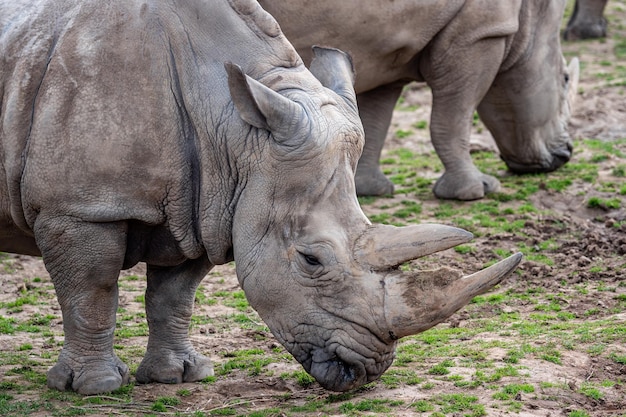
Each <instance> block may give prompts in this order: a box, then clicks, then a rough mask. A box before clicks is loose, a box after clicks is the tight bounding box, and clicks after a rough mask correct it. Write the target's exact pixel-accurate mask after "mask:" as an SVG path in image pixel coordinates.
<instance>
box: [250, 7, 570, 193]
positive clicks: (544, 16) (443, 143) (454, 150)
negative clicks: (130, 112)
mask: <svg viewBox="0 0 626 417" xmlns="http://www.w3.org/2000/svg"><path fill="white" fill-rule="evenodd" d="M260 3H261V5H262V6H263V7H265V8H266V10H268V11H269V12H270V13H271V14H272V15H273V16H274V17H275V18H276V19H277V20H278V23H279V24H280V25H281V28H282V29H283V31H284V33H285V35H286V36H287V38H288V39H289V40H290V41H291V43H292V44H293V45H294V46H295V47H296V49H297V50H298V52H299V53H300V55H301V56H302V57H303V59H304V61H305V63H307V62H309V61H310V59H311V53H310V47H311V45H312V44H316V45H328V46H335V47H337V48H340V49H342V50H344V51H348V52H349V53H350V54H351V55H352V58H353V60H354V65H355V69H356V74H357V77H356V84H355V89H356V92H357V100H358V105H359V112H360V115H361V119H362V121H363V126H364V129H365V138H366V140H365V148H364V150H363V155H362V156H361V159H360V161H359V165H358V168H357V171H356V187H357V193H358V194H360V195H383V194H389V193H392V192H393V184H392V183H391V182H390V181H389V180H388V179H387V178H386V177H385V176H384V175H383V173H382V172H381V171H380V168H379V165H378V164H379V158H380V154H381V150H382V148H383V144H384V141H385V136H386V134H387V130H388V128H389V124H390V121H391V116H392V112H393V108H394V105H395V103H396V101H397V100H398V97H399V96H400V93H401V92H402V88H403V86H405V85H406V84H407V83H408V82H410V81H425V82H426V83H427V84H428V85H429V86H430V88H431V90H432V94H433V103H432V114H431V124H430V133H431V139H432V143H433V145H434V147H435V150H436V151H437V154H438V155H439V157H440V158H441V160H442V162H443V164H444V167H445V172H444V174H443V175H442V176H441V177H440V178H439V180H438V181H437V182H436V184H435V187H434V193H435V195H436V196H437V197H440V198H449V199H460V200H472V199H477V198H481V197H483V196H484V195H485V193H488V192H491V191H494V190H496V189H497V188H498V186H499V182H498V180H497V179H496V178H494V177H492V176H489V175H485V174H483V173H481V172H480V171H479V170H478V168H476V166H474V164H473V162H472V159H471V157H470V153H469V137H470V127H471V122H472V116H473V113H474V110H475V109H476V108H478V113H479V115H480V117H481V118H482V120H483V122H484V123H485V124H486V126H487V127H488V128H489V130H490V131H491V133H492V134H493V136H494V138H495V140H496V143H497V145H498V148H499V150H500V154H501V156H502V159H503V160H504V161H505V162H506V164H507V165H508V167H509V169H511V170H512V171H514V172H521V173H525V172H547V171H552V170H554V169H557V168H558V167H560V166H561V165H562V164H563V163H565V162H566V161H567V160H568V159H569V158H570V155H571V151H572V141H571V139H570V137H569V135H568V132H567V130H566V128H567V123H568V120H569V114H570V107H569V104H568V100H567V97H568V94H567V93H568V91H571V92H573V93H574V94H575V92H576V87H575V84H576V82H577V79H578V75H577V74H578V60H575V62H573V63H572V64H573V65H571V66H570V68H567V67H566V65H565V60H564V58H563V55H562V54H561V47H560V44H559V36H560V35H559V30H560V29H559V28H560V23H561V19H562V16H563V9H564V6H565V0H552V1H546V0H516V1H506V2H503V1H479V0H454V1H447V2H441V1H438V0H421V1H414V0H395V1H381V0H342V1H337V0H318V1H316V2H307V1H305V0H260Z"/></svg>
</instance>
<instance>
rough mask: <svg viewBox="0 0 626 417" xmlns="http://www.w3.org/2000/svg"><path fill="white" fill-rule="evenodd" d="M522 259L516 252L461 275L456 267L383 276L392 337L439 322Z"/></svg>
mask: <svg viewBox="0 0 626 417" xmlns="http://www.w3.org/2000/svg"><path fill="white" fill-rule="evenodd" d="M521 260H522V254H521V253H516V254H515V255H511V256H510V257H508V258H506V259H504V260H502V261H500V262H498V263H497V264H495V265H492V266H490V267H489V268H487V269H484V270H482V271H480V272H477V273H475V274H472V275H469V276H466V277H461V274H460V273H459V272H458V271H454V270H452V269H450V268H440V269H437V270H434V271H415V272H412V273H401V272H399V271H393V272H392V273H390V274H389V275H387V276H386V277H385V279H384V291H385V295H384V297H385V307H384V309H385V318H386V321H387V325H388V327H389V335H390V336H391V337H392V338H394V339H395V338H400V337H404V336H409V335H413V334H417V333H420V332H423V331H424V330H427V329H429V328H431V327H433V326H435V325H437V324H438V323H441V322H442V321H444V320H445V319H447V318H448V317H450V316H451V315H452V314H454V313H455V312H456V311H457V310H459V309H460V308H462V307H463V306H465V305H466V304H467V303H469V302H470V301H471V299H472V298H474V297H476V296H477V295H480V294H483V293H485V292H487V291H488V290H490V289H491V288H493V287H494V286H495V285H497V284H498V283H500V281H502V279H504V278H505V277H506V276H507V275H509V274H510V273H511V272H513V270H515V268H516V267H517V265H519V263H520V261H521Z"/></svg>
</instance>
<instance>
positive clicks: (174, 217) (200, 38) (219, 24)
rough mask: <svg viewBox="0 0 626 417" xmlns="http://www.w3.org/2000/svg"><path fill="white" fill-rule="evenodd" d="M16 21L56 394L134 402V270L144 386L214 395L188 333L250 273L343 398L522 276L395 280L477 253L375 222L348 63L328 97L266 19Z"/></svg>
mask: <svg viewBox="0 0 626 417" xmlns="http://www.w3.org/2000/svg"><path fill="white" fill-rule="evenodd" d="M0 17H1V19H2V20H1V21H0V23H1V24H2V26H1V28H0V56H2V60H1V61H0V98H1V100H2V101H1V102H0V166H1V170H0V173H1V180H0V251H10V252H18V253H26V254H32V255H41V256H42V257H43V260H44V263H45V265H46V268H47V270H48V271H49V273H50V276H51V279H52V281H53V283H54V286H55V290H56V293H57V297H58V300H59V303H60V305H61V309H62V313H63V328H64V333H65V340H64V346H63V350H62V351H61V353H60V356H59V359H58V362H57V364H56V365H55V366H54V367H53V368H52V369H50V371H49V372H48V385H49V386H50V387H52V388H56V389H59V390H66V389H73V390H76V391H78V392H79V393H83V394H94V393H102V392H106V391H111V390H114V389H116V388H118V387H120V385H122V384H123V383H125V382H127V381H128V380H129V369H128V367H127V366H126V365H125V364H124V363H123V362H122V361H121V360H120V359H119V358H118V357H117V356H116V355H115V353H114V351H113V335H114V329H115V319H116V310H117V306H118V287H117V280H118V275H119V272H120V270H121V269H124V268H129V267H131V266H133V265H135V264H137V263H138V262H146V264H147V290H146V294H145V304H146V314H147V320H148V324H149V340H148V346H147V352H146V354H145V356H144V358H143V361H142V362H141V364H140V365H139V367H138V369H137V372H136V378H137V381H139V382H143V383H145V382H150V381H160V382H167V383H175V382H182V381H197V380H199V379H202V378H204V377H206V376H207V375H210V374H211V373H212V366H211V363H210V361H209V359H208V358H207V357H205V356H203V355H202V354H200V353H198V352H196V350H194V348H193V347H192V345H191V342H190V340H189V337H188V327H189V322H190V317H191V314H192V308H193V302H194V296H195V291H196V288H197V287H198V285H199V283H200V281H201V280H202V279H203V277H204V276H205V275H206V273H207V272H208V271H209V270H210V269H211V267H212V266H213V265H216V264H222V263H225V262H228V261H231V260H233V259H234V260H235V261H236V265H237V274H238V279H239V282H240V285H241V287H242V288H243V290H244V291H245V293H246V296H247V298H248V300H249V302H250V304H251V305H252V306H253V307H254V308H255V309H256V310H257V311H258V313H259V314H260V316H261V317H262V318H263V319H264V320H265V321H266V323H267V324H268V326H269V328H270V329H271V330H272V332H273V333H274V335H275V336H276V337H277V338H278V339H279V340H280V342H281V343H283V345H284V346H285V347H286V348H287V349H288V350H289V351H290V352H291V353H292V354H293V355H294V356H295V357H296V359H297V360H298V361H300V362H301V363H302V365H303V366H304V367H305V369H306V370H307V371H309V372H310V373H311V374H312V375H313V376H314V377H315V378H316V379H317V380H318V381H319V382H320V383H321V384H322V385H323V386H325V387H327V388H330V389H334V390H346V389H350V388H353V387H356V386H359V385H362V384H364V383H366V382H368V381H370V380H372V379H375V378H377V377H379V376H380V375H381V373H382V372H384V371H385V369H386V368H387V367H388V366H389V365H390V364H391V361H392V359H393V354H394V349H395V344H396V340H397V338H399V337H402V336H404V335H407V334H411V333H415V332H419V331H422V330H424V329H426V328H428V327H430V326H433V325H435V324H436V323H438V322H440V321H441V320H444V319H445V318H447V317H448V316H449V315H451V314H452V313H453V312H454V311H456V310H457V309H459V308H460V307H462V306H463V305H464V304H465V303H467V302H469V300H470V299H471V298H472V297H473V296H474V295H476V294H480V293H482V292H484V291H487V290H488V289H490V288H491V287H493V286H494V285H496V284H497V283H498V282H499V281H500V280H501V279H502V278H503V277H504V276H505V275H507V274H508V273H509V272H511V271H512V270H513V269H514V268H515V266H516V265H517V264H518V263H519V261H520V255H519V254H517V255H513V256H512V257H510V258H508V259H507V260H504V261H502V262H501V263H499V264H496V265H494V266H492V267H490V268H489V269H487V270H485V271H481V272H479V273H477V274H474V275H471V276H469V277H466V278H463V279H459V278H460V277H459V276H458V275H456V274H454V273H451V272H449V271H447V270H444V271H443V272H441V271H440V272H438V273H433V272H419V273H412V274H410V273H402V272H400V271H399V270H398V269H397V268H396V267H397V266H398V265H399V264H401V263H403V262H405V261H407V260H410V259H414V258H416V257H419V256H423V255H427V254H429V253H432V252H436V251H438V250H441V249H445V248H449V247H451V246H454V245H456V244H459V243H462V242H466V241H467V240H468V239H471V234H469V233H467V232H465V231H462V230H460V229H456V228H452V227H446V226H437V225H420V226H412V227H405V228H396V227H392V226H381V225H378V226H374V225H372V224H371V223H370V222H369V221H368V220H367V218H366V217H365V215H364V214H363V212H362V211H361V209H360V207H359V205H358V202H357V199H356V193H355V185H354V171H355V168H356V164H357V160H358V158H359V155H360V153H361V148H362V144H363V131H362V127H361V124H360V122H359V118H358V115H357V107H356V98H355V94H354V90H353V87H352V82H353V72H352V67H351V63H350V60H349V59H348V57H347V56H346V55H345V54H344V53H342V52H340V51H338V50H334V49H317V53H316V58H315V59H313V62H312V63H311V71H312V72H313V73H314V74H315V75H316V77H317V78H316V77H314V76H313V75H312V73H311V72H309V71H308V70H307V69H306V68H305V66H304V64H303V62H302V60H301V59H300V57H299V56H298V55H297V53H296V51H295V49H294V48H293V47H292V46H291V45H290V44H289V43H288V42H287V40H286V39H285V37H284V36H283V34H282V32H281V31H280V29H279V27H278V25H277V24H276V21H275V20H274V19H273V18H272V17H271V16H270V15H269V14H267V13H266V12H265V11H264V10H263V9H261V7H260V6H259V5H258V4H257V3H256V2H255V1H253V0H228V1H226V0H224V1H212V2H206V1H202V0H185V1H182V0H160V1H152V2H143V1H140V0H123V1H122V0H116V1H109V2H100V1H85V0H50V1H26V0H24V1H16V0H2V1H0ZM324 86H325V87H324Z"/></svg>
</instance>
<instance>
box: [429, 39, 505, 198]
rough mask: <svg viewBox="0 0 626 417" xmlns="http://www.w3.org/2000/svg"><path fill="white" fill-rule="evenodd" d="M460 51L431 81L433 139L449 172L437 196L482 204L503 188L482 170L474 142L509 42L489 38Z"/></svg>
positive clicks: (434, 71)
mask: <svg viewBox="0 0 626 417" xmlns="http://www.w3.org/2000/svg"><path fill="white" fill-rule="evenodd" d="M458 52H459V54H458V55H457V56H454V55H455V54H454V53H453V52H450V56H448V57H447V60H446V61H445V62H440V63H438V64H436V65H435V66H434V67H433V69H432V73H431V74H430V77H429V78H427V80H426V81H427V83H428V84H429V86H430V87H431V89H432V92H433V106H432V113H431V126H430V135H431V140H432V143H433V146H434V147H435V151H436V152H437V155H438V156H439V158H440V159H441V162H442V163H443V165H444V168H445V172H444V174H443V175H442V176H441V177H440V178H439V179H438V180H437V182H436V183H435V186H434V188H433V192H434V193H435V195H436V196H437V197H438V198H443V199H455V200H476V199H479V198H483V197H484V196H485V194H487V193H491V192H494V191H497V190H498V188H499V186H500V182H499V181H498V180H497V179H496V178H494V177H492V176H490V175H486V174H483V173H482V172H480V171H479V170H478V168H476V166H475V165H474V162H473V161H472V158H471V156H470V145H469V142H470V133H471V125H472V117H473V114H474V110H475V109H476V107H477V106H478V103H479V102H480V100H482V98H483V97H484V95H485V94H486V92H487V90H488V88H489V86H490V85H491V83H492V82H493V80H494V78H495V76H496V73H497V71H498V68H499V65H500V64H499V63H500V62H501V61H502V56H503V54H504V41H499V40H497V39H493V40H489V39H485V40H482V41H478V42H477V43H476V44H474V45H473V46H472V47H471V48H470V47H468V48H465V49H464V50H462V51H458Z"/></svg>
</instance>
